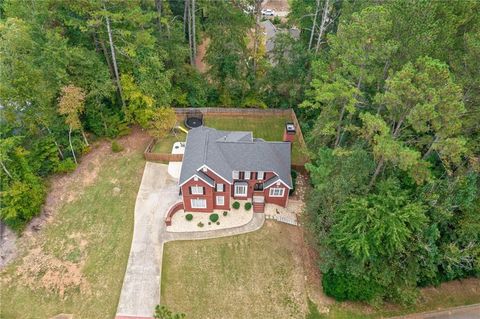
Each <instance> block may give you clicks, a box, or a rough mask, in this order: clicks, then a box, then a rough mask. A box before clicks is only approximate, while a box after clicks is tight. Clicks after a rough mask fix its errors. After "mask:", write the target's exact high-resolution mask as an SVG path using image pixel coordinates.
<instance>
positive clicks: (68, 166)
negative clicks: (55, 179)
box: [54, 158, 77, 173]
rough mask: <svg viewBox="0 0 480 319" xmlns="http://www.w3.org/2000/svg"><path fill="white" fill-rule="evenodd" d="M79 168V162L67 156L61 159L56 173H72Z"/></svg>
mask: <svg viewBox="0 0 480 319" xmlns="http://www.w3.org/2000/svg"><path fill="white" fill-rule="evenodd" d="M76 168H77V164H75V162H74V161H73V160H72V159H71V158H67V159H65V160H63V161H61V162H60V163H59V164H58V166H57V167H56V168H55V170H54V172H55V173H70V172H73V171H74V170H75V169H76Z"/></svg>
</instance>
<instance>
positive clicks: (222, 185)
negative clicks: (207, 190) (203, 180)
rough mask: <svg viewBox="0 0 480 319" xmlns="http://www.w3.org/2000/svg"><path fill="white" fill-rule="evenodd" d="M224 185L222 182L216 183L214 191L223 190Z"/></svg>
mask: <svg viewBox="0 0 480 319" xmlns="http://www.w3.org/2000/svg"><path fill="white" fill-rule="evenodd" d="M224 187H225V185H224V184H217V188H216V191H217V192H223V191H224V190H225V188H224Z"/></svg>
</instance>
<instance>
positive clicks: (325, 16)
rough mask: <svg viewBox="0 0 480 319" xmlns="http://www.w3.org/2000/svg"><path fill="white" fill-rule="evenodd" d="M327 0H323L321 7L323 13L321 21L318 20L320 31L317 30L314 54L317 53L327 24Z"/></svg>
mask: <svg viewBox="0 0 480 319" xmlns="http://www.w3.org/2000/svg"><path fill="white" fill-rule="evenodd" d="M328 2H329V0H325V7H324V8H323V14H322V21H321V22H320V31H319V32H318V38H317V46H316V47H315V55H316V54H317V53H318V50H319V49H320V43H321V42H322V37H323V34H324V33H325V29H326V25H327V19H328V14H329V10H330V9H329V7H328V4H329V3H328Z"/></svg>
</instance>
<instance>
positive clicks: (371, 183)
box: [368, 156, 385, 189]
mask: <svg viewBox="0 0 480 319" xmlns="http://www.w3.org/2000/svg"><path fill="white" fill-rule="evenodd" d="M384 163H385V159H384V158H383V156H382V157H381V158H380V161H379V162H378V164H377V167H376V168H375V172H374V173H373V176H372V178H371V179H370V183H368V189H371V188H372V186H373V185H375V181H376V180H377V177H378V175H379V174H380V172H381V171H382V168H383V164H384Z"/></svg>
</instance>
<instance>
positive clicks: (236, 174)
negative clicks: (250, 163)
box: [232, 171, 240, 179]
mask: <svg viewBox="0 0 480 319" xmlns="http://www.w3.org/2000/svg"><path fill="white" fill-rule="evenodd" d="M239 177H240V174H239V171H233V172H232V178H233V179H238V178H239Z"/></svg>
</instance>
